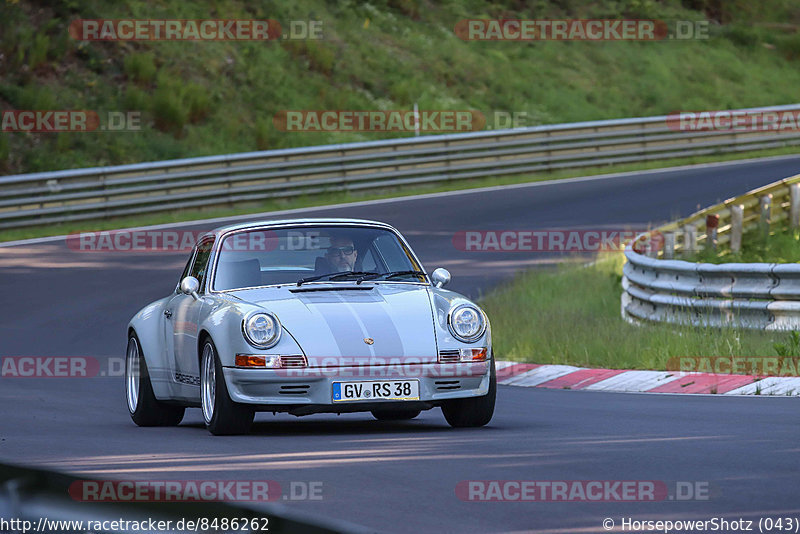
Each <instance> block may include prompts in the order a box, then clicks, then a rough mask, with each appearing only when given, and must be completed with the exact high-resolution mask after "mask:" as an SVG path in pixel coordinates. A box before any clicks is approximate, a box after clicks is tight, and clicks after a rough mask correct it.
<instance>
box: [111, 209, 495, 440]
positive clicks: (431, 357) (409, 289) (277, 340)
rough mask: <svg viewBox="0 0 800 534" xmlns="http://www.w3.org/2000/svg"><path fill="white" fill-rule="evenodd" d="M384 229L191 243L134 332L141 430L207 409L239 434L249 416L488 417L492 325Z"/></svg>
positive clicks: (242, 227) (334, 225)
mask: <svg viewBox="0 0 800 534" xmlns="http://www.w3.org/2000/svg"><path fill="white" fill-rule="evenodd" d="M449 280H450V274H449V273H448V272H447V271H446V270H445V269H436V270H435V271H433V273H432V274H431V275H430V276H429V275H428V274H427V273H426V272H425V270H424V269H423V267H422V264H421V263H420V261H419V260H418V259H417V257H416V256H415V255H414V253H413V252H412V251H411V248H410V247H409V245H408V243H407V242H406V241H405V239H404V238H403V237H402V236H401V235H400V233H399V232H398V231H397V230H395V229H394V228H392V227H391V226H389V225H388V224H384V223H380V222H373V221H363V220H353V219H324V220H323V219H301V220H284V221H268V222H259V223H247V224H239V225H235V226H227V227H224V228H219V229H217V230H214V231H212V232H209V233H207V234H205V235H203V236H202V237H201V238H200V239H199V240H198V242H197V244H196V246H195V247H194V250H193V251H192V254H191V257H190V259H189V261H188V263H187V264H186V267H185V269H184V271H183V274H182V275H181V278H180V281H179V282H178V284H177V286H176V288H175V291H174V292H173V293H172V294H171V295H169V296H167V297H165V298H162V299H160V300H157V301H155V302H153V303H152V304H149V305H147V306H145V307H144V308H143V309H142V310H141V311H139V313H137V314H136V315H135V316H134V317H133V319H131V321H130V323H129V325H128V348H127V358H126V366H125V386H126V388H125V389H126V394H127V401H128V409H129V411H130V414H131V417H132V418H133V421H134V422H135V423H136V424H138V425H140V426H155V425H177V424H179V423H180V422H181V420H182V419H183V415H184V411H185V409H186V407H199V408H201V409H202V412H203V419H204V420H205V423H206V426H207V427H208V430H209V431H210V432H211V433H212V434H238V433H245V432H247V431H248V430H249V428H250V426H251V425H252V423H253V418H254V415H255V412H257V411H269V412H288V413H290V414H293V415H307V414H313V413H325V412H327V413H345V412H372V414H373V416H374V417H376V418H377V419H379V420H402V419H412V418H414V417H416V416H417V415H419V413H420V412H421V411H422V410H428V409H431V408H434V407H437V406H438V407H441V408H442V412H443V413H444V416H445V419H446V420H447V422H448V423H449V424H450V425H452V426H454V427H469V426H482V425H485V424H487V423H488V422H489V421H490V420H491V418H492V414H493V413H494V404H495V391H496V374H495V365H494V357H493V354H492V342H491V330H490V326H489V320H488V319H487V317H486V315H485V313H484V312H483V311H482V310H481V309H480V308H479V307H478V306H477V305H476V304H474V303H473V302H471V301H470V300H468V299H466V298H465V297H463V296H462V295H459V294H458V293H454V292H452V291H448V290H446V289H442V286H443V285H445V284H447V283H448V282H449Z"/></svg>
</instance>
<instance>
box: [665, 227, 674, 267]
mask: <svg viewBox="0 0 800 534" xmlns="http://www.w3.org/2000/svg"><path fill="white" fill-rule="evenodd" d="M674 257H675V232H666V233H665V234H664V259H666V260H671V259H672V258H674Z"/></svg>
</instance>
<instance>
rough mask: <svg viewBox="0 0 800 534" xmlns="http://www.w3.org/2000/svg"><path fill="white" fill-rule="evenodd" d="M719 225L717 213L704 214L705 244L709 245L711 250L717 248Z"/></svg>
mask: <svg viewBox="0 0 800 534" xmlns="http://www.w3.org/2000/svg"><path fill="white" fill-rule="evenodd" d="M718 227H719V215H716V214H714V215H706V246H709V245H710V246H711V249H712V250H717V228H718Z"/></svg>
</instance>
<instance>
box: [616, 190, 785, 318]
mask: <svg viewBox="0 0 800 534" xmlns="http://www.w3.org/2000/svg"><path fill="white" fill-rule="evenodd" d="M799 218H800V175H798V176H794V177H791V178H787V179H785V180H780V181H778V182H775V183H773V184H769V185H767V186H764V187H761V188H759V189H755V190H753V191H750V192H749V193H746V194H744V195H741V196H738V197H735V198H732V199H729V200H726V201H725V202H722V203H720V204H717V205H715V206H711V207H709V208H706V209H704V210H701V211H698V212H697V213H694V214H692V215H690V216H689V217H687V218H685V219H682V220H680V221H677V222H673V223H670V224H667V225H664V226H661V227H660V228H657V229H656V230H653V231H652V232H650V233H648V234H642V236H640V238H641V240H640V245H639V247H637V249H638V250H642V248H641V243H663V244H664V247H663V248H662V249H661V250H658V251H656V250H650V251H648V252H645V253H644V254H641V253H639V252H637V251H636V250H634V245H633V243H631V244H629V245H628V246H627V247H626V249H625V257H626V259H627V260H628V261H627V262H626V263H625V266H624V267H623V276H622V289H623V292H622V300H621V305H622V308H621V311H622V316H623V318H625V319H626V320H629V321H631V322H639V321H655V322H667V323H678V324H691V325H696V326H734V327H739V328H751V329H762V330H800V264H797V263H791V264H779V263H723V264H709V263H693V262H689V261H680V260H673V259H658V257H659V256H660V257H661V258H671V257H672V255H673V254H674V253H675V252H679V253H683V254H688V253H692V252H694V251H697V250H699V249H700V248H702V247H704V246H705V247H712V246H713V247H718V246H722V245H724V244H729V245H730V244H733V248H734V250H735V249H736V248H737V247H739V246H741V239H742V234H743V232H747V231H748V230H750V229H756V228H759V227H760V228H762V229H763V231H765V232H769V229H770V227H771V226H776V225H785V224H786V221H787V220H788V221H789V223H790V225H791V226H793V227H797V226H798V222H799ZM703 230H705V232H704V233H701V235H700V236H698V232H701V231H703ZM656 232H658V233H660V234H662V235H663V236H664V239H663V241H662V240H661V239H656V240H654V239H653V238H652V236H653V234H656ZM656 235H657V234H656ZM645 248H646V247H645ZM650 256H653V257H650Z"/></svg>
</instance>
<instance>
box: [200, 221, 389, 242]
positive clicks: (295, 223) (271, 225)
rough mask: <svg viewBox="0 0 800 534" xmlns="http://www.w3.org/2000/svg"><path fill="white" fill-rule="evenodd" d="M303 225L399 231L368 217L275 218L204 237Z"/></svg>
mask: <svg viewBox="0 0 800 534" xmlns="http://www.w3.org/2000/svg"><path fill="white" fill-rule="evenodd" d="M299 225H300V226H302V225H309V226H316V225H319V226H323V225H347V226H367V227H371V228H385V229H387V230H392V231H394V232H396V233H399V232H398V231H397V229H395V228H394V227H393V226H391V225H389V224H387V223H384V222H380V221H371V220H368V219H344V218H302V219H275V220H259V221H249V222H243V223H237V224H229V225H226V226H220V227H219V228H215V229H214V230H211V231H210V232H208V233H207V234H205V235H204V236H203V237H206V236H210V235H216V236H219V235H222V234H225V233H228V232H232V231H238V230H250V229H260V228H280V227H284V226H299Z"/></svg>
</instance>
